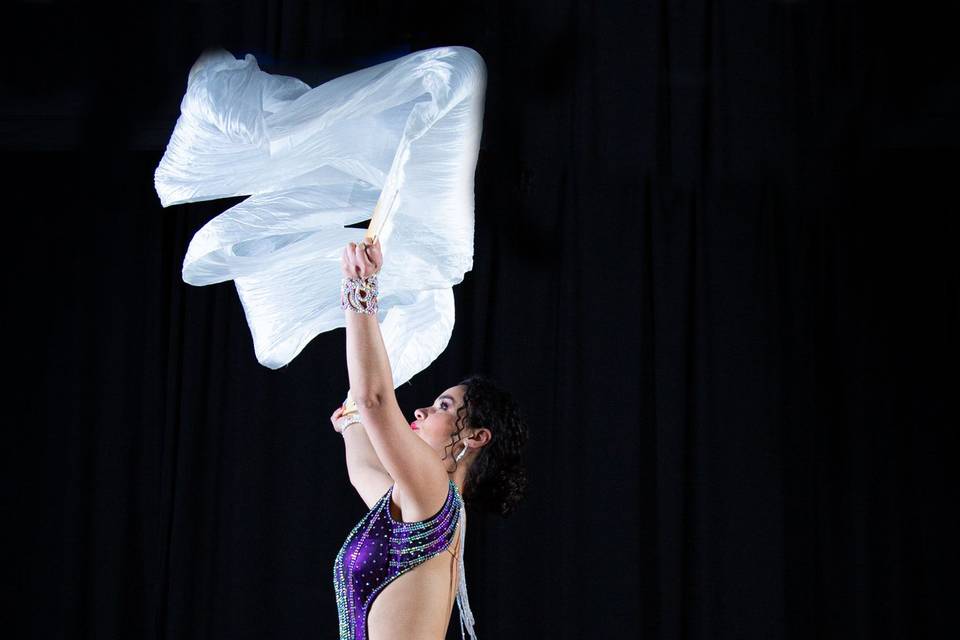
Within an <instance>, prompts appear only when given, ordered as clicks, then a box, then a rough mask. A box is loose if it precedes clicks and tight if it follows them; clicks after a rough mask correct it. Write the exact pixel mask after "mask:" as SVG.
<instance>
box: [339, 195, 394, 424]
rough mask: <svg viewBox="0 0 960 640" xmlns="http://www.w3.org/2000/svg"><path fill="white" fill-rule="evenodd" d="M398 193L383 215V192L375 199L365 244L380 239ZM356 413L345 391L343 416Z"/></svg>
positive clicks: (356, 408) (352, 401)
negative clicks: (381, 204) (375, 202)
mask: <svg viewBox="0 0 960 640" xmlns="http://www.w3.org/2000/svg"><path fill="white" fill-rule="evenodd" d="M399 193H400V190H399V189H397V190H396V191H394V192H393V198H391V199H390V206H388V207H387V212H386V213H383V209H382V208H381V207H380V203H381V202H382V201H383V192H382V191H381V192H380V197H379V198H377V204H376V205H374V207H373V217H372V218H370V224H368V225H367V233H366V234H364V236H363V239H364V240H366V241H368V242H367V244H374V243H375V242H376V241H377V238H379V237H380V232H381V231H383V225H384V224H385V223H386V221H387V217H388V216H389V215H390V213H391V212H392V211H393V203H394V202H396V200H397V195H398V194H399ZM374 229H376V232H374ZM357 411H360V409H359V407H357V403H356V402H354V400H353V396H351V395H350V392H349V391H347V399H346V400H344V402H343V415H347V414H348V413H355V412H357Z"/></svg>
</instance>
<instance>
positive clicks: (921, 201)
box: [0, 0, 960, 640]
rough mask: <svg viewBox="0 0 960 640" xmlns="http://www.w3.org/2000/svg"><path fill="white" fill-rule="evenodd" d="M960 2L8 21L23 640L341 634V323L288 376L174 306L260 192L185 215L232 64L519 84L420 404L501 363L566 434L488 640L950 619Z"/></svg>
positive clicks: (528, 6) (497, 542)
mask: <svg viewBox="0 0 960 640" xmlns="http://www.w3.org/2000/svg"><path fill="white" fill-rule="evenodd" d="M949 6H950V3H938V4H937V5H935V6H923V5H922V4H917V3H914V4H906V5H904V4H902V3H899V4H897V3H873V2H860V3H855V2H803V1H784V0H781V1H767V2H749V3H746V2H743V3H737V2H717V1H696V2H694V1H689V2H648V1H639V0H638V1H633V2H620V3H588V2H579V3H571V2H538V3H533V2H530V3H519V4H514V3H509V2H500V3H495V2H463V3H427V2H422V3H404V2H393V3H357V2H346V1H344V2H309V1H306V0H300V1H298V2H282V3H281V2H269V3H257V2H162V3H159V2H157V3H152V4H150V3H142V4H141V5H140V6H138V7H137V8H136V10H135V11H136V13H134V9H123V10H119V9H117V8H114V7H110V6H107V5H103V4H96V5H93V6H79V4H78V3H67V2H55V1H34V2H24V1H20V2H14V3H10V4H7V5H6V6H5V8H4V10H3V11H4V14H5V15H4V18H3V21H2V22H3V27H2V29H3V33H4V38H3V47H4V51H3V61H4V68H3V73H2V83H3V84H2V89H3V100H2V106H3V110H2V114H0V127H2V128H0V133H2V149H0V151H2V160H3V165H2V166H3V167H4V170H3V174H4V181H5V182H6V184H5V186H4V190H3V193H4V196H5V197H4V214H5V215H4V221H5V223H6V225H5V232H6V238H5V240H6V242H5V246H6V248H7V249H8V253H7V255H8V256H9V258H8V262H7V264H8V267H7V268H6V269H4V270H3V272H4V276H3V277H4V284H5V287H4V291H5V293H6V297H7V301H8V304H9V306H7V308H6V312H5V313H4V314H3V322H4V335H5V336H6V340H7V348H6V349H5V352H6V354H7V368H6V369H7V370H6V373H7V377H8V378H9V379H10V382H8V384H7V385H5V386H6V388H7V389H8V390H9V392H10V396H9V398H8V400H7V401H6V402H5V405H6V406H7V407H8V415H10V416H12V419H11V420H10V421H9V422H8V423H7V426H6V428H5V431H6V433H7V435H8V439H7V442H8V443H9V446H8V447H6V452H7V455H8V456H9V458H10V459H9V461H8V464H7V465H6V468H7V469H8V471H9V473H10V475H11V481H9V482H7V483H5V493H6V502H7V505H8V506H7V512H8V516H9V517H8V518H7V525H8V528H9V529H10V531H11V532H12V533H13V534H14V539H13V541H12V542H11V543H10V544H9V545H8V547H7V549H8V553H9V556H10V560H11V562H8V563H7V566H8V567H10V568H9V569H8V573H7V576H8V578H7V582H8V586H11V587H13V588H14V589H15V591H14V594H15V598H14V600H13V602H12V604H13V605H14V608H15V611H14V615H13V617H8V618H7V620H8V622H7V624H10V625H13V624H16V625H19V626H20V629H21V631H20V634H19V635H17V636H8V637H26V638H151V639H153V638H157V639H159V638H178V639H179V638H230V639H240V638H306V637H318V638H332V637H335V635H336V631H337V612H336V605H335V602H334V594H333V582H332V566H333V559H334V557H335V555H336V552H337V550H338V549H339V547H340V544H341V543H342V541H343V539H344V538H345V536H346V534H347V533H348V532H349V530H350V529H351V528H352V527H353V525H354V524H355V523H356V522H357V520H359V518H360V517H361V516H362V515H363V513H364V512H365V510H366V509H365V507H364V505H363V503H362V502H361V500H360V499H359V497H358V496H357V495H356V494H355V493H354V492H353V491H352V488H351V487H350V485H349V483H348V481H347V477H346V467H345V461H344V455H343V443H342V440H341V438H340V436H338V435H337V434H336V433H334V432H333V431H332V429H331V427H330V423H329V420H328V417H329V415H330V414H331V413H332V412H333V410H334V408H335V407H336V406H337V405H338V404H339V402H340V401H341V400H342V399H343V396H344V394H345V392H346V388H347V377H346V366H345V359H344V351H343V342H344V333H343V331H342V330H337V331H334V332H330V333H327V334H322V335H320V336H318V337H317V338H315V339H314V340H313V341H312V342H311V343H310V345H308V347H307V348H306V349H305V350H304V351H303V352H302V353H301V354H300V355H299V356H298V357H297V358H296V359H295V360H294V361H293V362H291V363H290V365H289V366H288V367H285V368H282V369H280V370H277V371H271V370H269V369H267V368H265V367H263V366H261V365H259V364H258V363H257V362H256V359H255V357H254V353H253V345H252V340H251V337H250V334H249V330H248V328H247V326H246V320H245V317H244V315H243V309H242V307H241V305H240V302H239V299H238V296H237V294H236V291H235V289H234V286H233V283H231V282H227V283H222V284H218V285H212V286H208V287H202V288H197V287H191V286H189V285H186V284H185V283H183V282H182V280H181V279H180V269H181V266H182V261H183V257H184V254H185V250H186V247H187V244H188V243H189V241H190V238H191V237H192V235H193V233H194V232H196V230H198V229H199V228H200V227H201V226H202V225H203V224H204V223H205V222H206V221H208V220H210V219H211V218H212V217H214V216H216V215H217V214H219V213H220V212H222V211H224V210H226V209H227V208H229V207H230V206H232V205H233V204H235V203H236V202H239V201H240V200H239V199H237V200H218V201H212V202H204V203H195V204H186V205H178V206H174V207H170V208H168V209H163V208H161V206H160V203H159V199H158V197H157V195H156V192H155V191H154V190H153V170H154V168H155V167H156V165H157V163H158V162H159V160H160V157H161V156H162V153H163V150H164V148H165V145H166V141H167V139H168V138H169V135H170V133H171V132H172V130H173V126H174V123H175V121H176V118H177V116H178V115H179V101H180V99H181V97H182V95H183V91H184V89H185V87H186V77H187V71H188V70H189V68H190V66H191V65H192V64H193V62H194V61H195V60H196V58H197V57H198V56H199V54H200V52H201V51H202V50H203V49H204V48H205V47H207V46H210V45H217V46H222V47H224V48H226V49H228V50H229V51H230V52H231V53H233V54H234V55H235V56H236V57H238V58H242V57H243V56H244V54H246V53H252V54H253V55H254V56H255V57H256V58H257V61H258V63H259V65H260V66H261V68H262V69H263V70H265V71H267V72H269V73H279V74H284V75H293V76H296V77H299V78H300V79H302V80H304V81H305V82H307V83H308V84H310V85H311V86H316V85H317V84H319V83H320V82H323V81H325V80H327V79H329V78H332V77H335V76H337V75H341V74H343V73H347V72H349V71H352V70H355V69H359V68H362V67H366V66H369V65H371V64H375V63H376V62H379V61H382V60H386V59H392V58H396V57H399V56H401V55H404V54H406V53H409V52H410V51H416V50H420V49H425V48H429V47H434V46H441V45H454V44H456V45H466V46H470V47H473V48H474V49H476V50H477V51H478V52H479V53H480V54H481V55H482V56H483V57H484V59H485V61H486V63H487V68H488V85H487V97H486V107H485V117H484V132H483V140H482V143H481V151H480V156H479V162H478V168H477V177H476V238H475V242H476V245H475V259H474V268H473V270H472V271H471V272H469V273H468V274H467V276H466V279H465V281H464V282H463V283H462V284H460V285H458V286H457V287H456V288H455V295H456V301H457V325H456V328H455V330H454V334H453V338H452V340H451V343H450V345H449V347H448V348H447V349H446V351H445V352H444V353H443V354H442V356H441V357H440V358H439V359H438V360H437V361H436V362H435V363H434V364H433V365H431V367H430V368H429V369H427V370H426V371H424V372H423V373H421V374H419V375H417V376H416V377H414V379H413V380H412V381H411V382H410V384H408V385H404V386H403V387H401V389H399V390H398V398H399V401H400V404H401V407H402V408H403V409H404V411H405V412H406V413H408V414H412V410H413V408H414V407H416V406H422V405H424V404H428V403H430V402H431V401H432V400H433V399H434V397H435V396H436V394H438V393H439V392H440V391H441V390H443V389H444V388H446V387H447V386H450V385H452V384H455V383H456V381H457V380H458V379H459V378H460V377H461V376H462V375H463V374H465V373H468V372H470V371H484V372H486V373H488V374H490V375H492V376H494V377H495V378H497V379H498V380H500V381H501V382H502V383H503V384H504V386H506V387H507V388H509V389H510V390H511V391H512V392H513V393H514V394H515V395H516V396H517V397H518V398H519V400H520V402H521V404H522V406H523V408H524V411H525V412H526V414H527V416H528V419H529V422H530V427H531V431H532V435H531V442H530V449H529V467H530V477H531V484H530V490H529V493H528V497H527V500H526V502H525V503H524V504H523V505H522V506H521V508H520V510H519V511H518V512H517V513H516V514H515V515H514V516H513V517H511V518H509V519H506V520H500V519H498V518H495V517H494V518H490V517H485V516H481V515H480V514H476V515H474V516H473V517H472V519H471V527H470V536H469V538H470V539H469V541H468V542H469V544H468V545H467V546H466V554H467V558H466V564H467V571H466V575H467V577H468V585H469V589H470V596H471V604H472V606H473V610H474V613H475V615H476V617H477V632H478V635H479V637H480V638H482V639H483V640H491V639H493V638H496V639H499V640H506V639H508V638H625V637H630V638H632V637H642V638H663V639H674V638H804V639H807V638H841V637H842V638H921V637H933V636H934V635H937V633H938V632H942V631H944V630H946V629H948V628H949V627H951V626H956V625H955V624H952V619H953V618H954V614H955V612H954V606H953V601H952V600H951V599H949V598H948V596H947V593H946V590H947V588H948V587H950V586H951V584H952V582H953V580H954V579H955V577H956V569H957V566H956V565H957V563H956V560H957V553H956V538H957V528H956V518H955V509H956V503H957V491H956V484H955V477H954V475H953V474H952V473H951V471H952V469H953V459H954V456H953V452H952V451H951V450H948V448H947V445H948V435H949V434H951V432H952V431H953V430H954V428H955V425H956V423H957V422H958V420H957V417H958V416H957V413H958V412H957V409H956V399H957V387H958V385H957V382H958V380H957V377H958V376H957V375H956V370H955V363H956V362H957V356H958V348H957V335H956V328H957V321H958V313H957V307H958V305H957V302H958V290H960V288H958V278H957V266H956V262H957V260H956V256H957V252H956V249H955V247H956V244H957V241H958V237H957V230H958V224H957V212H958V207H957V205H956V193H955V192H956V189H955V182H956V175H957V170H958V164H960V163H958V161H957V150H958V143H960V126H958V125H960V123H958V119H960V116H958V113H960V110H958V93H960V90H958V86H960V85H958V80H957V60H958V56H957V53H956V37H957V35H956V26H955V22H951V21H949V20H947V16H946V11H947V8H948V7H949ZM939 7H942V8H939ZM11 383H12V384H11ZM5 635H6V634H5ZM458 636H459V624H458V623H457V613H456V609H454V615H453V619H452V622H451V626H450V633H449V634H448V637H449V638H455V637H458Z"/></svg>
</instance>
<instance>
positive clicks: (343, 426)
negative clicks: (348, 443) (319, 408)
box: [333, 413, 360, 435]
mask: <svg viewBox="0 0 960 640" xmlns="http://www.w3.org/2000/svg"><path fill="white" fill-rule="evenodd" d="M357 422H360V414H359V413H351V414H348V415H345V416H343V417H341V418H340V419H339V420H337V424H336V425H334V427H333V428H334V429H335V430H336V432H337V433H339V434H341V435H343V433H344V432H345V431H346V430H347V429H349V428H350V427H351V426H352V425H354V424H356V423H357Z"/></svg>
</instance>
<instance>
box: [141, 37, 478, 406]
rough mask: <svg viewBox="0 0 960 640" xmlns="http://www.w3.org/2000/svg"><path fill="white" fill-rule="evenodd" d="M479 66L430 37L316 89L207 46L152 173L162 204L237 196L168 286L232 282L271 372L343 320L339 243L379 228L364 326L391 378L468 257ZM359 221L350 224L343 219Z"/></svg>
mask: <svg viewBox="0 0 960 640" xmlns="http://www.w3.org/2000/svg"><path fill="white" fill-rule="evenodd" d="M485 89H486V66H485V64H484V62H483V59H482V58H481V57H480V55H479V54H478V53H477V52H476V51H474V50H473V49H470V48H468V47H438V48H434V49H426V50H423V51H417V52H414V53H411V54H409V55H406V56H403V57H401V58H398V59H396V60H391V61H388V62H383V63H380V64H377V65H374V66H372V67H369V68H366V69H361V70H359V71H355V72H353V73H349V74H347V75H344V76H341V77H338V78H335V79H333V80H330V81H328V82H325V83H323V84H321V85H319V86H317V87H314V88H310V87H309V86H308V85H306V84H305V83H303V82H301V81H300V80H298V79H296V78H292V77H289V76H280V75H271V74H269V73H266V72H264V71H261V70H260V68H259V67H258V66H257V61H256V59H255V58H254V57H253V56H252V55H251V54H249V53H248V54H246V56H245V57H244V59H243V60H238V59H236V58H234V56H233V55H231V54H230V53H229V52H227V51H226V50H223V49H219V48H217V49H208V50H206V51H204V52H203V54H202V55H201V56H200V57H199V58H198V59H197V61H196V62H195V63H194V65H193V67H192V68H191V69H190V72H189V75H188V78H187V90H186V93H185V95H184V96H183V100H182V101H181V103H180V111H181V114H180V117H179V118H178V119H177V123H176V125H175V127H174V130H173V133H172V135H171V137H170V141H169V142H168V144H167V148H166V151H165V152H164V155H163V158H162V159H161V160H160V164H159V165H158V166H157V169H156V171H155V174H154V185H155V188H156V191H157V194H158V195H159V196H160V202H161V204H162V206H164V207H168V206H170V205H174V204H181V203H184V202H199V201H204V200H215V199H217V198H226V197H235V196H241V195H248V196H249V197H248V198H247V199H245V200H244V201H243V202H241V203H240V204H238V205H236V206H234V207H232V208H230V209H228V210H226V211H224V212H223V213H221V214H220V215H218V216H217V217H215V218H214V219H212V220H210V222H208V223H207V224H206V225H204V226H203V227H202V228H201V229H200V230H199V231H197V232H196V234H195V235H194V236H193V239H192V240H191V242H190V245H189V247H188V249H187V253H186V257H185V258H184V261H183V280H184V282H187V283H188V284H192V285H196V286H203V285H208V284H213V283H218V282H223V281H226V280H233V281H234V284H235V285H236V288H237V292H238V293H239V294H240V300H241V302H242V304H243V309H244V313H245V314H246V318H247V324H248V325H249V326H250V332H251V334H252V336H253V344H254V350H255V352H256V356H257V360H258V361H259V362H260V363H261V364H263V365H264V366H266V367H269V368H271V369H277V368H279V367H282V366H284V365H286V364H287V363H289V362H290V361H291V360H293V358H295V357H296V356H297V354H299V353H300V351H301V350H302V349H303V348H304V347H305V346H306V345H307V343H308V342H310V340H312V339H313V338H314V337H315V336H316V335H317V334H319V333H322V332H324V331H328V330H330V329H333V328H336V327H343V326H345V320H344V312H343V311H342V310H341V309H340V279H341V277H342V275H341V271H340V252H341V250H342V249H343V247H344V246H345V245H346V244H347V243H349V242H358V241H360V239H361V238H362V237H364V236H366V237H367V238H369V239H371V240H372V239H374V238H379V239H380V243H381V249H382V251H383V255H384V265H383V269H382V270H381V272H380V274H379V276H378V279H379V285H380V291H381V294H380V301H379V312H378V314H377V315H378V321H379V322H380V326H381V332H382V334H383V340H384V344H385V346H386V349H387V353H388V356H389V358H390V365H391V369H392V371H393V383H394V387H398V386H400V385H401V384H403V383H404V382H406V381H407V380H409V379H410V378H411V377H413V376H414V375H415V374H416V373H418V372H420V371H422V370H423V369H425V368H426V367H427V366H428V365H429V364H430V363H431V362H433V360H434V359H436V357H437V356H438V355H439V354H440V353H441V352H442V351H443V349H444V348H445V347H446V345H447V343H448V342H449V340H450V336H451V334H452V332H453V323H454V304H453V286H454V285H455V284H458V283H459V282H462V281H463V276H464V274H465V273H466V272H467V271H469V270H470V269H471V268H472V267H473V228H474V194H473V180H474V171H475V169H476V164H477V154H478V151H479V143H480V134H481V130H482V124H483V103H484V93H485ZM368 219H371V223H370V225H369V228H368V229H367V231H366V233H364V231H363V230H362V229H354V228H347V227H346V226H345V225H352V224H356V223H358V222H363V221H365V220H368Z"/></svg>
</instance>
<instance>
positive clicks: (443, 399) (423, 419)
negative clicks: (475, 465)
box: [410, 385, 466, 457]
mask: <svg viewBox="0 0 960 640" xmlns="http://www.w3.org/2000/svg"><path fill="white" fill-rule="evenodd" d="M464 392H466V387H465V386H463V385H457V386H455V387H450V388H449V389H447V390H446V391H444V392H443V393H441V394H440V395H439V396H437V397H436V399H435V400H434V401H433V405H431V406H429V407H423V408H421V409H417V410H415V411H414V412H413V415H414V416H416V420H414V421H413V422H411V423H410V428H411V429H413V430H414V433H416V434H417V435H418V436H420V438H421V439H423V440H425V441H426V442H427V444H429V445H430V446H431V447H433V448H434V449H435V450H436V451H437V453H439V454H440V455H441V457H442V455H443V453H444V451H445V448H446V446H447V445H449V444H450V437H451V436H452V435H453V434H454V433H456V431H457V409H459V408H460V407H462V406H463V394H464ZM464 417H466V416H464ZM461 426H462V425H461ZM461 435H462V436H463V437H466V435H465V434H461ZM456 453H457V452H456V451H447V454H448V455H455V454H456Z"/></svg>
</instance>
